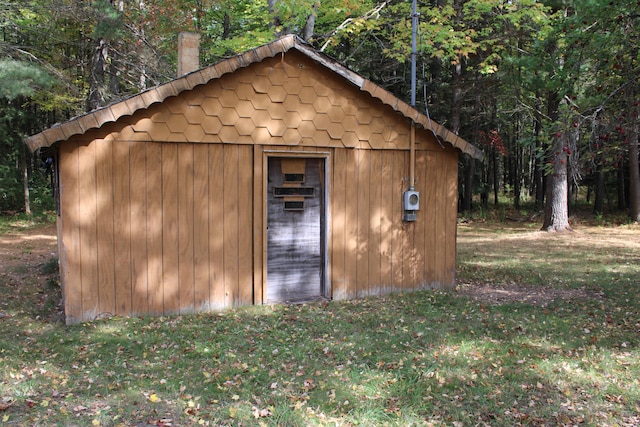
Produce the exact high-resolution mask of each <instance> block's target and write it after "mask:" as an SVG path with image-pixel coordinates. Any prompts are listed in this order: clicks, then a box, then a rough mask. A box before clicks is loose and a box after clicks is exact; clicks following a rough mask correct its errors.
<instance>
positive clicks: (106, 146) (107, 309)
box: [95, 140, 116, 313]
mask: <svg viewBox="0 0 640 427" xmlns="http://www.w3.org/2000/svg"><path fill="white" fill-rule="evenodd" d="M95 144H96V188H97V189H98V191H97V194H96V196H97V217H96V228H97V234H98V248H97V249H98V252H97V257H98V300H99V301H100V311H101V312H103V313H115V312H116V297H115V292H116V289H115V282H116V281H115V258H114V256H115V255H114V224H113V214H114V211H113V209H114V206H113V144H112V143H111V142H107V141H104V140H97V141H96V142H95Z"/></svg>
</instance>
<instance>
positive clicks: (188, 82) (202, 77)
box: [25, 34, 484, 160]
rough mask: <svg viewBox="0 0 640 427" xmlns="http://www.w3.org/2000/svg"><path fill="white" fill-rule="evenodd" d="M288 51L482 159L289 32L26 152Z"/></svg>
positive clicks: (46, 136) (32, 141) (34, 140)
mask: <svg viewBox="0 0 640 427" xmlns="http://www.w3.org/2000/svg"><path fill="white" fill-rule="evenodd" d="M291 49H296V50H297V51H298V52H301V53H302V54H304V55H306V56H307V57H309V58H310V59H312V60H313V61H315V62H317V63H318V64H320V65H322V66H324V67H326V68H328V69H329V70H331V71H333V72H334V73H336V74H338V75H340V76H341V77H343V78H344V79H345V80H347V81H349V82H350V83H351V84H353V85H355V86H356V87H358V88H359V89H360V90H361V91H363V92H366V93H368V94H369V95H371V96H372V97H375V98H377V99H379V100H380V101H381V102H382V103H384V104H386V105H388V106H389V107H391V108H392V109H393V110H395V111H397V112H398V113H400V114H402V115H403V116H405V117H406V118H408V119H410V120H413V121H414V122H415V123H416V124H418V125H420V126H422V127H423V128H424V129H426V130H428V131H432V132H433V133H434V135H435V136H436V137H437V138H439V140H440V141H442V142H446V143H449V144H451V145H452V146H454V147H456V148H458V149H459V150H461V151H462V152H463V153H466V154H468V155H470V156H471V157H473V158H475V159H478V160H482V159H483V158H484V153H483V152H482V151H481V150H480V149H478V148H477V147H475V146H474V145H472V144H470V143H468V142H467V141H465V140H464V139H462V138H460V137H459V136H458V135H456V134H454V133H453V132H451V131H449V130H448V129H446V128H445V127H444V126H442V125H440V124H439V123H437V122H435V121H434V120H431V119H430V118H429V117H428V116H427V115H425V114H423V113H421V112H420V111H418V110H417V109H415V108H413V107H411V106H410V105H409V104H408V103H406V102H404V101H402V100H401V99H399V98H398V97H396V96H395V95H393V94H391V93H390V92H388V91H387V90H385V89H383V88H382V87H380V86H378V85H376V84H375V83H373V82H371V81H370V80H367V79H365V78H364V77H363V76H361V75H359V74H358V73H356V72H354V71H352V70H350V69H349V68H347V67H345V66H344V65H342V64H340V63H338V62H337V61H335V60H334V59H332V58H330V57H328V56H327V55H325V54H323V53H320V52H318V51H316V50H315V49H314V48H313V47H311V46H310V45H309V44H307V43H305V42H304V41H303V40H302V39H300V38H299V37H297V36H295V35H291V34H290V35H286V36H283V37H281V38H280V39H278V40H276V41H273V42H271V43H268V44H266V45H263V46H259V47H257V48H254V49H251V50H248V51H246V52H244V53H242V54H239V55H237V56H234V57H231V58H228V59H225V60H222V61H220V62H218V63H216V64H214V65H211V66H208V67H205V68H201V69H199V70H196V71H193V72H191V73H189V74H186V75H184V76H182V77H179V78H177V79H174V80H171V81H169V82H167V83H164V84H162V85H159V86H156V87H154V88H151V89H148V90H146V91H144V92H141V93H139V94H136V95H133V96H131V97H129V98H126V99H124V100H122V101H118V102H115V103H113V104H110V105H107V106H105V107H102V108H99V109H96V110H93V111H91V112H88V113H86V114H83V115H80V116H77V117H74V118H72V119H70V120H69V121H67V122H65V123H62V124H57V125H54V126H53V127H51V128H49V129H47V130H45V131H43V132H40V133H38V134H36V135H33V136H30V137H29V138H27V139H26V140H25V142H26V144H27V146H28V147H29V149H30V150H31V151H35V150H37V149H38V148H42V147H49V146H51V145H53V144H55V143H56V142H59V141H62V140H65V139H69V138H70V137H72V136H73V135H78V134H82V133H85V132H87V131H88V130H90V129H96V128H99V127H101V126H102V125H104V124H106V123H109V122H115V121H117V120H118V119H120V118H121V117H124V116H130V115H133V114H134V113H135V112H136V111H138V110H141V109H145V108H149V107H150V106H151V105H153V104H155V103H158V102H163V101H164V100H166V99H167V98H169V97H172V96H176V95H178V94H180V93H181V92H183V91H187V90H191V89H193V88H195V87H196V86H199V85H202V84H206V83H207V82H209V81H211V80H214V79H217V78H220V77H222V76H223V75H225V74H227V73H232V72H234V71H236V70H237V69H239V68H244V67H248V66H249V65H251V64H254V63H257V62H260V61H262V60H264V59H266V58H270V57H274V56H276V55H278V54H281V55H284V54H285V53H286V52H288V51H289V50H291Z"/></svg>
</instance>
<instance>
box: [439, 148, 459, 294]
mask: <svg viewBox="0 0 640 427" xmlns="http://www.w3.org/2000/svg"><path fill="white" fill-rule="evenodd" d="M445 157H446V160H445V165H446V166H445V168H446V173H447V184H446V189H447V195H446V199H445V200H444V201H443V207H444V210H445V214H444V215H445V217H446V220H447V225H446V227H445V239H446V249H445V250H446V254H445V264H446V268H445V279H444V283H443V285H444V286H446V287H453V286H455V280H456V244H457V243H456V242H457V218H458V159H457V156H456V155H453V154H451V153H447V154H445Z"/></svg>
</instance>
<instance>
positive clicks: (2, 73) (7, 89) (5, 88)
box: [0, 59, 55, 101]
mask: <svg viewBox="0 0 640 427" xmlns="http://www.w3.org/2000/svg"><path fill="white" fill-rule="evenodd" d="M54 84H55V80H54V79H53V78H52V77H51V75H49V74H48V73H47V72H45V71H44V70H42V68H41V67H38V66H36V65H34V64H32V63H29V62H23V61H15V60H11V59H3V60H0V98H4V99H5V100H7V101H13V100H14V99H16V98H18V97H25V98H28V97H33V96H35V95H36V93H37V92H38V91H39V90H45V89H51V88H53V86H54Z"/></svg>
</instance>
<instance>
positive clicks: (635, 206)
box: [629, 123, 640, 224]
mask: <svg viewBox="0 0 640 427" xmlns="http://www.w3.org/2000/svg"><path fill="white" fill-rule="evenodd" d="M629 206H630V207H631V219H633V221H635V222H637V223H638V224H640V161H639V159H638V125H637V124H635V123H634V124H633V125H632V126H631V129H630V132H629Z"/></svg>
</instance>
